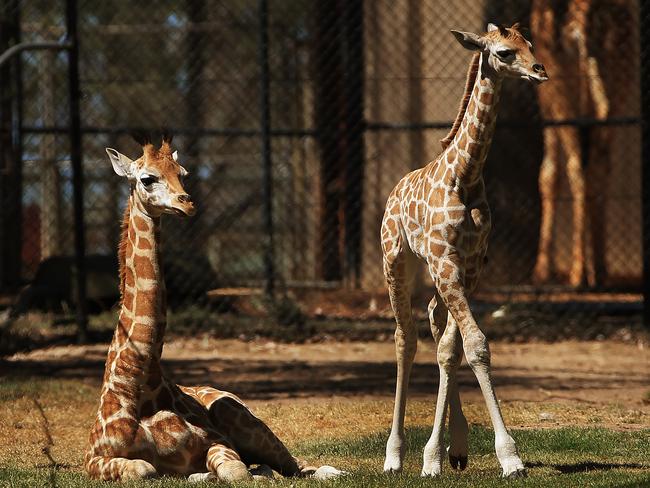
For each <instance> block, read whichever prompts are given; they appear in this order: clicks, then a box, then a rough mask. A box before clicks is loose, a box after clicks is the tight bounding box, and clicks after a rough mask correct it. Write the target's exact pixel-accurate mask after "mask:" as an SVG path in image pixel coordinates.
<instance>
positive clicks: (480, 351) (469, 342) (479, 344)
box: [463, 330, 526, 477]
mask: <svg viewBox="0 0 650 488" xmlns="http://www.w3.org/2000/svg"><path fill="white" fill-rule="evenodd" d="M463 347H464V349H465V357H467V362H468V363H469V365H470V366H471V368H472V370H473V371H474V374H475V375H476V379H477V380H478V383H479V385H480V387H481V391H482V392H483V397H484V398H485V403H486V405H487V408H488V412H489V413H490V418H491V420H492V425H493V426H494V435H495V443H494V447H495V450H496V454H497V458H498V459H499V463H500V464H501V467H502V468H503V476H504V477H517V476H525V474H526V469H525V468H524V464H523V463H522V462H521V458H520V457H519V454H518V453H517V446H516V445H515V441H514V439H513V438H512V437H511V436H510V434H509V433H508V431H507V429H506V426H505V424H504V422H503V417H502V415H501V409H500V408H499V403H498V401H497V397H496V394H495V393H494V388H493V387H492V381H491V379H490V350H489V348H488V345H487V340H486V339H485V335H483V333H482V332H480V331H479V330H476V331H472V332H471V333H469V334H467V335H466V336H465V338H464V342H463Z"/></svg>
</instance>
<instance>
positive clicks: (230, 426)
mask: <svg viewBox="0 0 650 488" xmlns="http://www.w3.org/2000/svg"><path fill="white" fill-rule="evenodd" d="M208 412H209V415H210V419H211V420H212V422H213V423H214V425H215V427H216V429H217V430H218V431H220V432H224V433H225V434H226V435H227V436H228V438H230V439H231V440H232V442H233V443H234V445H235V448H236V449H237V451H238V452H239V453H240V455H241V457H242V459H243V461H244V462H245V463H246V464H248V465H250V464H266V465H268V466H270V467H271V468H272V469H274V470H275V471H277V472H278V473H280V474H281V475H283V476H296V475H300V474H301V468H300V464H299V461H298V460H296V459H295V458H294V457H293V456H292V455H291V453H290V452H289V450H288V449H287V447H286V446H285V445H284V443H283V442H282V441H281V440H280V439H279V438H278V437H277V436H276V435H275V433H273V431H272V430H271V429H270V428H269V427H268V426H267V425H266V424H265V423H264V422H263V421H262V420H260V419H259V418H257V417H256V416H255V415H253V413H252V412H251V411H250V410H249V409H248V408H247V407H246V406H245V405H244V404H243V403H241V402H240V401H238V400H237V399H235V398H232V397H230V396H222V397H220V398H218V399H216V400H215V401H213V402H212V403H211V405H210V407H209V409H208Z"/></svg>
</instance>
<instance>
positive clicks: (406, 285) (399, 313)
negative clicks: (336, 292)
mask: <svg viewBox="0 0 650 488" xmlns="http://www.w3.org/2000/svg"><path fill="white" fill-rule="evenodd" d="M385 227H386V226H385ZM383 250H384V276H385V278H386V284H387V286H388V295H389V298H390V304H391V307H392V309H393V313H394V314H395V322H396V328H395V354H396V357H397V381H396V386H395V406H394V410H393V422H392V426H391V431H390V435H389V437H388V441H387V442H386V458H385V461H384V471H385V472H400V471H401V470H402V463H403V461H404V454H405V449H406V440H405V434H404V414H405V411H406V396H407V392H408V383H409V379H410V375H411V367H412V365H413V360H414V358H415V353H416V349H417V331H416V329H415V326H414V325H413V321H412V317H411V290H412V286H413V277H414V274H415V273H414V271H415V262H416V258H415V256H414V255H413V254H412V252H411V251H410V249H408V248H407V247H406V245H405V244H404V243H403V242H402V237H401V235H399V231H398V232H397V235H393V236H392V238H390V239H387V240H384V243H383Z"/></svg>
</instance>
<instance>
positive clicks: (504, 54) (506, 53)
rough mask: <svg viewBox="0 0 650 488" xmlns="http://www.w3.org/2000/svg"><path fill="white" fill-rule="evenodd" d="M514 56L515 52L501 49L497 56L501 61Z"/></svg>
mask: <svg viewBox="0 0 650 488" xmlns="http://www.w3.org/2000/svg"><path fill="white" fill-rule="evenodd" d="M513 54H514V51H512V49H499V50H498V51H497V56H499V57H500V58H501V59H505V58H507V57H508V56H512V55H513Z"/></svg>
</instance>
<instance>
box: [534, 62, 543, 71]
mask: <svg viewBox="0 0 650 488" xmlns="http://www.w3.org/2000/svg"><path fill="white" fill-rule="evenodd" d="M533 71H535V73H543V72H544V65H543V64H539V63H537V64H534V65H533Z"/></svg>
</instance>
